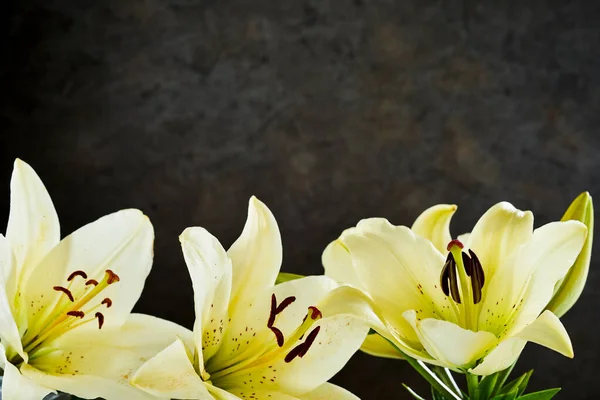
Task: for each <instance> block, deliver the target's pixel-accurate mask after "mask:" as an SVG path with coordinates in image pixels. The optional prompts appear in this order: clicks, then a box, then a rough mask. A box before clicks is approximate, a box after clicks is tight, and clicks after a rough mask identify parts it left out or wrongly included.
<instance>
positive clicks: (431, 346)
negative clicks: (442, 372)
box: [404, 310, 498, 368]
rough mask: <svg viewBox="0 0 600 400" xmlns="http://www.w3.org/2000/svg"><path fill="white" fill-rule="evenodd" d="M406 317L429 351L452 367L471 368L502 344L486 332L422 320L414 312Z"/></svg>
mask: <svg viewBox="0 0 600 400" xmlns="http://www.w3.org/2000/svg"><path fill="white" fill-rule="evenodd" d="M404 317H405V318H406V319H407V320H408V321H409V323H410V324H411V325H412V326H413V328H414V329H415V331H416V332H417V334H418V335H419V338H420V339H421V343H423V346H425V348H426V349H427V352H428V353H429V354H430V355H432V356H433V357H434V358H436V359H438V360H440V361H441V362H442V363H443V364H444V365H446V366H448V367H450V368H457V367H458V368H468V367H469V366H471V365H473V364H474V363H475V362H476V361H477V360H479V359H480V358H481V357H483V355H484V354H485V353H486V352H487V351H489V350H490V349H491V348H493V347H494V346H496V345H497V344H498V339H496V336H494V335H493V334H491V333H490V332H486V331H478V332H473V331H470V330H467V329H463V328H461V327H460V326H458V325H456V324H453V323H451V322H447V321H442V320H439V319H434V318H426V319H423V320H419V319H418V318H417V313H416V312H415V311H414V310H410V311H407V312H405V313H404Z"/></svg>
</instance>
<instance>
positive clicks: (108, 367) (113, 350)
mask: <svg viewBox="0 0 600 400" xmlns="http://www.w3.org/2000/svg"><path fill="white" fill-rule="evenodd" d="M178 338H181V339H178ZM175 340H185V341H186V342H188V343H190V344H193V340H192V332H190V331H189V330H187V329H185V328H183V327H181V326H179V325H177V324H174V323H172V322H170V321H166V320H163V319H160V318H155V317H152V316H149V315H143V314H132V315H131V316H130V317H129V318H128V320H127V321H126V323H125V324H124V325H123V326H122V327H121V328H119V329H109V330H106V331H104V330H102V331H95V332H77V330H74V331H71V332H69V333H68V334H66V335H64V337H62V338H61V339H60V340H58V341H55V342H54V343H53V345H54V351H51V352H47V353H46V354H44V355H42V356H39V357H35V358H34V359H32V360H31V362H30V364H31V365H30V368H29V369H27V371H26V372H25V373H26V374H27V375H28V376H31V377H32V378H34V379H36V380H38V381H39V382H42V383H43V384H45V385H46V386H49V387H53V388H55V389H59V390H61V391H63V392H67V393H71V394H74V395H77V396H79V397H84V398H97V397H102V398H106V399H122V398H127V399H129V398H144V399H145V398H148V397H149V396H148V395H146V394H144V393H142V392H140V391H139V390H137V389H133V388H132V387H131V385H130V384H129V379H130V378H131V376H133V374H134V372H135V371H137V369H138V368H139V367H140V366H142V364H143V363H144V362H146V361H147V360H149V359H151V358H152V357H154V356H155V355H156V354H157V353H159V352H160V351H162V350H164V349H165V347H167V346H169V345H170V344H171V343H172V342H173V341H175Z"/></svg>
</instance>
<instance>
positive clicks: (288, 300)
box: [275, 296, 296, 315]
mask: <svg viewBox="0 0 600 400" xmlns="http://www.w3.org/2000/svg"><path fill="white" fill-rule="evenodd" d="M295 301H296V296H290V297H286V298H285V299H284V300H283V301H282V302H281V304H279V305H278V306H277V308H276V309H275V315H278V314H280V313H281V312H282V311H283V310H285V309H286V308H287V306H289V305H290V304H292V303H293V302H295Z"/></svg>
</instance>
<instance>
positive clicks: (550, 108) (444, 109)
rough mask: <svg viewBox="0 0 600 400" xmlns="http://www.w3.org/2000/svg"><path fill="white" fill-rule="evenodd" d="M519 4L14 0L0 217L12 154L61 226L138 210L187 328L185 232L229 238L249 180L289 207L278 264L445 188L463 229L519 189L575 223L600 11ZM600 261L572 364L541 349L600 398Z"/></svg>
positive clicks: (358, 386) (549, 368) (370, 375)
mask: <svg viewBox="0 0 600 400" xmlns="http://www.w3.org/2000/svg"><path fill="white" fill-rule="evenodd" d="M492 3H493V5H492ZM521 3H525V2H519V1H494V2H483V1H482V2H479V1H464V2H459V1H419V0H415V1H391V0H390V1H366V0H352V1H351V0H338V1H333V0H329V1H327V0H314V1H307V0H279V1H275V0H273V1H268V0H252V1H242V0H237V1H214V0H213V1H185V0H179V1H175V0H172V1H159V0H135V1H125V0H102V1H101V0H97V1H91V0H88V1H82V0H71V1H68V0H54V1H50V0H46V1H41V0H40V1H26V0H21V1H13V2H8V3H6V2H5V3H4V4H5V5H4V6H3V7H4V8H5V10H7V11H8V12H6V13H5V12H2V16H3V17H2V18H3V21H2V24H1V26H2V29H3V33H2V41H3V47H2V50H3V51H2V57H3V60H2V69H1V74H2V75H1V76H2V80H1V82H2V85H3V87H2V90H1V92H0V99H1V100H0V101H1V110H2V111H1V114H0V118H1V125H0V129H1V132H2V134H1V143H0V149H1V151H2V152H3V154H2V157H0V163H1V165H0V183H1V187H2V195H1V196H0V209H1V211H2V213H1V214H0V219H1V221H0V224H3V223H4V222H5V221H6V216H7V214H8V199H9V192H8V181H9V175H10V172H11V168H12V166H11V164H12V161H13V159H14V157H16V156H18V157H21V158H23V159H24V160H26V161H28V162H29V163H31V164H32V165H33V166H34V167H35V168H36V170H37V171H38V173H39V174H40V175H41V177H42V179H43V180H44V182H45V184H46V186H47V188H48V190H49V191H50V193H51V195H52V197H53V200H54V202H55V205H56V207H57V209H58V212H59V215H60V217H61V223H62V232H63V234H67V233H69V232H71V231H73V230H74V229H76V228H77V227H79V226H81V225H82V224H85V223H87V222H89V221H91V220H93V219H95V218H97V217H100V216H101V215H103V214H106V213H109V212H112V211H115V210H117V209H120V208H124V207H138V208H141V209H142V210H144V211H145V212H146V213H147V214H148V215H149V216H150V217H151V219H152V222H153V223H154V226H155V229H156V258H155V265H154V269H153V272H152V274H151V276H150V277H149V279H148V282H147V286H146V291H145V293H144V295H143V296H142V299H141V300H140V302H139V304H138V306H137V311H140V312H146V313H152V314H155V315H157V316H160V317H165V318H170V319H173V320H175V321H177V322H180V323H182V324H185V325H187V326H188V327H191V326H192V322H193V306H192V290H191V286H190V282H189V279H188V275H187V271H186V268H185V266H184V263H183V259H182V257H181V255H180V250H179V245H178V240H177V236H178V234H179V233H180V232H181V231H182V230H183V229H184V228H185V227H187V226H190V225H202V226H204V227H206V228H208V229H209V230H210V231H211V232H213V233H214V234H215V235H216V236H217V237H219V238H220V239H221V240H222V242H223V243H224V244H225V245H226V246H228V245H229V244H231V243H232V242H233V240H234V239H235V238H236V237H237V235H238V234H239V232H240V231H241V228H242V226H243V223H244V219H245V214H246V206H247V200H248V198H249V196H251V195H253V194H254V195H256V196H258V197H259V198H260V199H262V200H263V201H264V202H265V203H267V205H268V206H269V207H270V208H271V209H272V210H273V212H274V213H275V216H276V217H277V218H278V221H279V225H280V227H281V231H282V234H283V241H284V254H285V255H284V267H283V268H284V270H285V271H293V272H297V273H303V274H318V273H321V272H322V269H321V267H320V254H321V250H322V249H323V248H324V247H325V245H326V244H327V243H328V242H329V241H331V240H332V239H334V238H335V237H336V235H337V234H338V233H339V232H340V231H341V230H342V229H343V228H346V227H348V226H351V225H353V224H355V223H356V222H357V221H358V220H359V219H360V218H363V217H368V216H385V217H388V218H389V219H391V220H392V221H393V222H394V223H398V224H401V223H402V224H410V223H412V221H413V219H414V218H415V217H416V216H417V215H418V213H419V212H420V211H421V210H423V209H424V208H425V207H428V206H430V205H432V204H435V203H439V202H452V203H457V204H459V206H460V209H459V212H458V214H457V216H456V219H455V221H454V232H455V233H460V232H463V231H466V230H468V229H470V227H471V226H472V224H473V223H474V222H475V221H476V219H477V218H478V217H479V215H480V214H481V213H482V212H483V211H484V210H485V209H486V208H487V207H489V206H490V205H492V204H494V203H495V202H497V201H500V200H509V201H511V202H513V203H514V204H515V205H516V206H518V207H520V208H524V209H532V210H533V211H534V213H535V214H536V217H537V222H538V224H541V223H545V222H548V221H549V220H552V219H557V218H560V216H561V215H562V212H563V211H564V209H565V208H566V207H567V205H568V204H569V202H570V201H571V199H572V198H574V197H575V196H576V195H577V194H578V193H579V192H581V191H583V190H589V191H590V192H591V193H592V195H598V194H600V192H599V190H600V187H599V186H600V185H599V182H598V175H599V171H600V169H599V168H600V158H598V156H597V152H598V150H599V149H600V137H598V134H597V130H598V124H599V122H600V115H599V113H598V107H599V106H600V82H599V80H600V69H599V67H600V57H599V55H600V52H599V50H598V49H599V46H600V28H599V22H600V20H599V16H600V7H599V6H598V4H599V3H598V2H593V1H589V2H582V1H580V2H560V1H536V2H526V3H528V5H523V4H521ZM529 3H530V4H529ZM596 250H597V249H596ZM597 267H598V265H597V263H596V262H595V263H594V265H593V266H592V269H591V273H590V279H589V280H588V286H587V288H586V290H585V293H584V294H583V296H582V297H581V299H580V301H579V303H578V304H577V306H576V307H575V308H574V309H573V310H572V311H571V312H570V313H569V314H567V316H566V317H565V318H564V323H565V325H566V327H567V329H568V331H569V333H570V335H571V338H572V340H573V344H574V347H575V354H576V357H575V359H574V360H569V359H566V358H563V357H562V356H560V355H557V354H554V353H552V352H551V351H549V350H545V349H541V348H539V347H538V346H536V345H529V346H528V348H527V351H526V352H525V353H524V356H523V357H522V359H521V362H520V365H519V369H520V370H524V369H526V368H535V369H536V370H537V372H536V373H535V374H534V377H533V380H532V385H531V386H532V388H546V387H554V386H559V385H562V386H563V387H564V388H565V390H564V392H563V393H562V396H559V397H560V398H563V399H586V398H590V399H591V398H597V396H598V395H600V390H598V389H597V387H598V378H597V363H598V356H597V352H598V347H599V345H598V333H597V330H598V328H599V327H600V325H599V323H598V318H597V315H598V306H599V305H600V291H599V289H597V286H598V284H600V275H599V274H598V272H597ZM334 381H335V382H337V383H339V384H341V385H344V386H345V387H347V388H348V389H350V390H352V391H353V392H354V393H356V394H357V395H359V396H361V397H362V398H363V399H367V400H368V399H381V398H391V399H402V398H407V397H408V396H407V394H406V392H405V391H404V390H403V388H402V387H401V385H400V383H401V382H406V383H408V384H410V385H413V386H415V387H416V388H418V389H422V388H424V387H425V386H424V385H423V384H422V382H421V380H420V379H419V377H418V376H417V375H416V374H415V373H413V372H412V371H411V370H410V368H409V367H408V366H407V365H406V364H405V363H403V362H400V361H389V360H383V359H376V358H371V357H368V356H366V355H364V354H357V355H356V356H355V357H354V358H353V359H352V361H351V362H350V363H349V364H348V366H347V367H346V369H344V370H343V371H342V372H341V373H340V374H339V375H338V376H337V377H336V378H335V379H334Z"/></svg>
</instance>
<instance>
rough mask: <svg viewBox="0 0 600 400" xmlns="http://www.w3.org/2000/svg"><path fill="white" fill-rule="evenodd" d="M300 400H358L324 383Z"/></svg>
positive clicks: (344, 390) (343, 390) (334, 386)
mask: <svg viewBox="0 0 600 400" xmlns="http://www.w3.org/2000/svg"><path fill="white" fill-rule="evenodd" d="M299 399H301V400H360V399H359V398H358V397H356V396H355V395H353V394H352V393H350V392H349V391H347V390H346V389H343V388H341V387H339V386H336V385H333V384H331V383H324V384H322V385H321V386H319V387H318V388H316V389H315V390H313V391H312V392H309V393H307V394H304V395H302V396H299Z"/></svg>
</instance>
